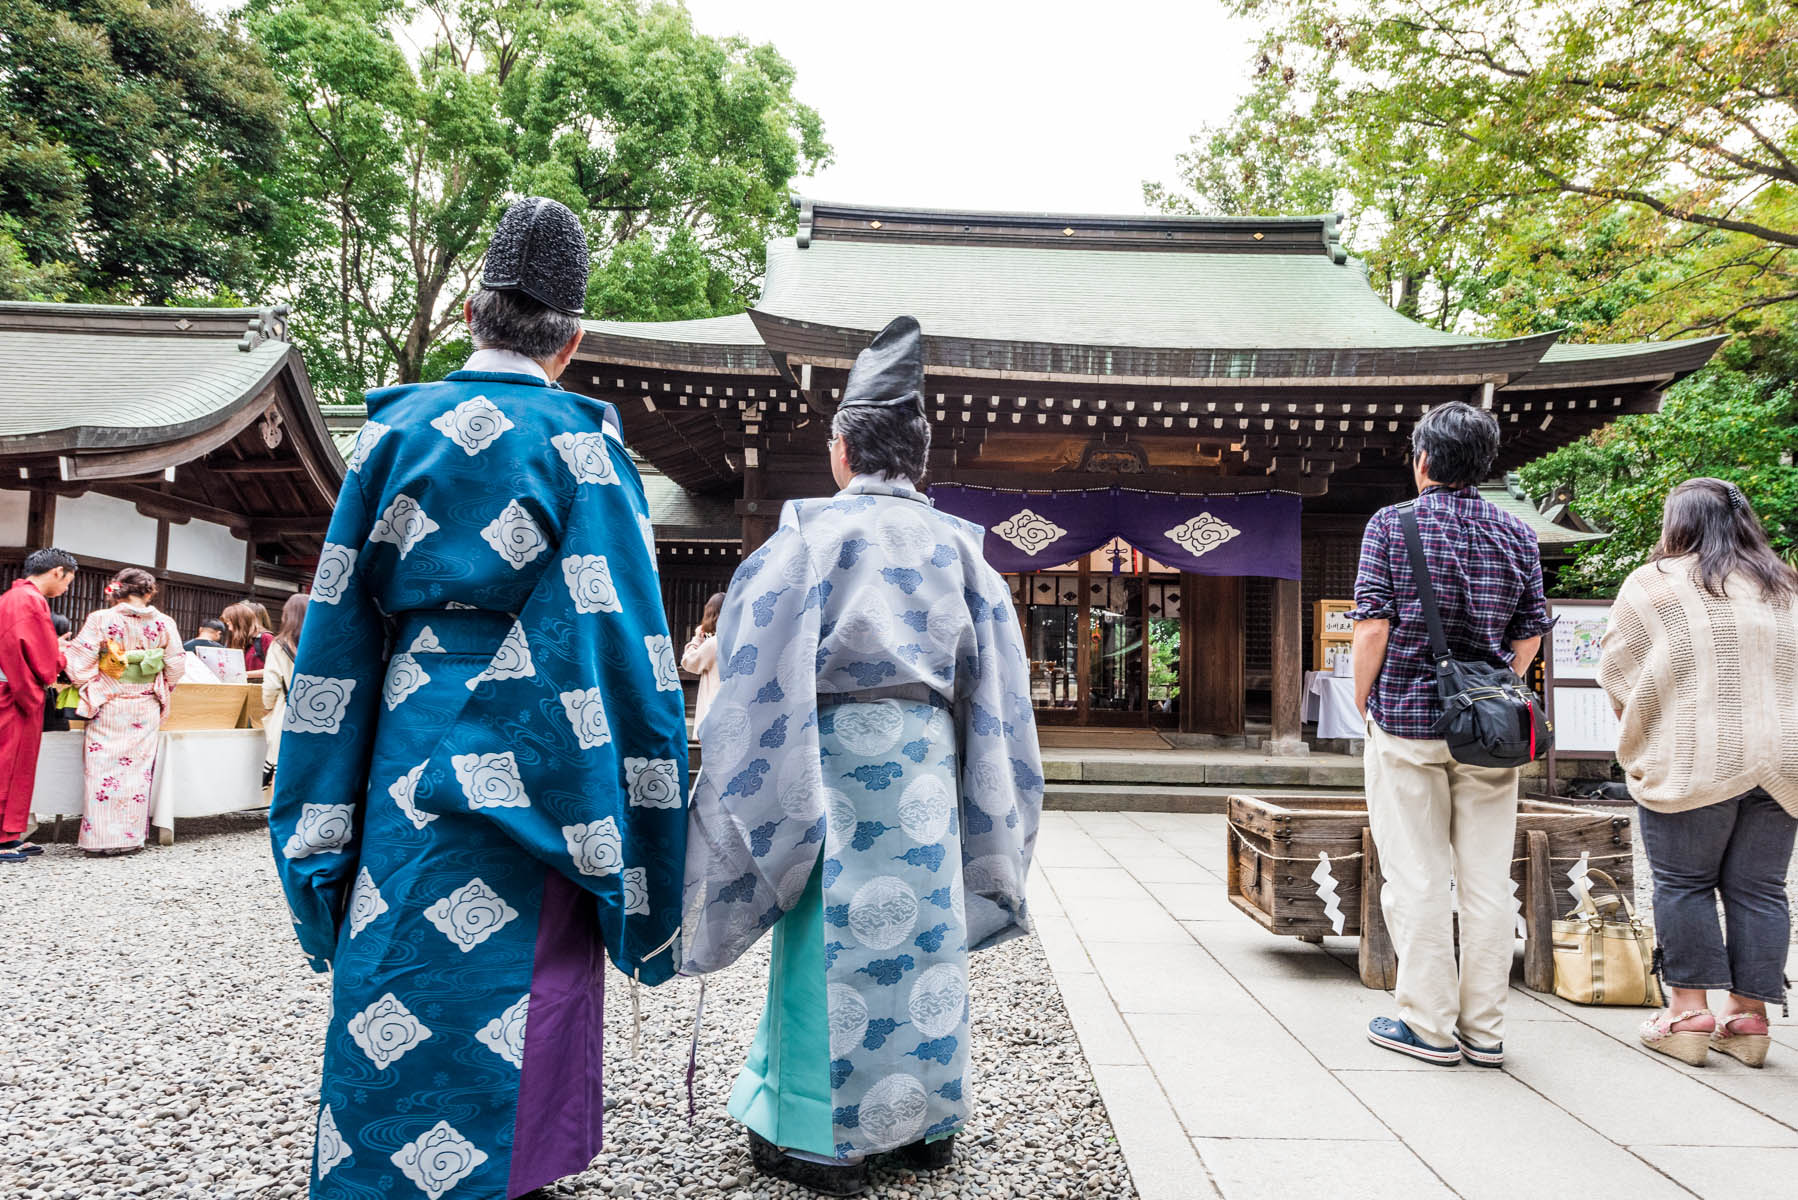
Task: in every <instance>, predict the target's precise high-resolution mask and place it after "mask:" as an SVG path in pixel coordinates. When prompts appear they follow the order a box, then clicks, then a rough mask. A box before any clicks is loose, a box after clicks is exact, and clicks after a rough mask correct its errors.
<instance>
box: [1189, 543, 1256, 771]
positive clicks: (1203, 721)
mask: <svg viewBox="0 0 1798 1200" xmlns="http://www.w3.org/2000/svg"><path fill="white" fill-rule="evenodd" d="M1243 592H1244V588H1243V583H1242V580H1241V579H1239V578H1236V577H1234V576H1228V575H1194V574H1192V573H1191V572H1182V573H1181V575H1180V732H1181V733H1210V734H1216V735H1218V736H1221V737H1240V736H1242V733H1243V666H1242V663H1243Z"/></svg>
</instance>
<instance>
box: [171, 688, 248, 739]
mask: <svg viewBox="0 0 1798 1200" xmlns="http://www.w3.org/2000/svg"><path fill="white" fill-rule="evenodd" d="M262 716H263V712H262V685H261V684H260V683H179V684H176V685H175V690H174V693H173V695H172V696H171V698H170V700H169V712H168V716H166V717H164V718H163V719H162V731H163V732H164V733H179V732H186V731H188V730H192V729H259V728H261V726H262Z"/></svg>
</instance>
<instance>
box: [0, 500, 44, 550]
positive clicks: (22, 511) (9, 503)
mask: <svg viewBox="0 0 1798 1200" xmlns="http://www.w3.org/2000/svg"><path fill="white" fill-rule="evenodd" d="M30 522H31V493H30V492H26V491H21V490H19V489H18V488H0V546H23V545H25V544H26V543H25V539H26V537H28V536H29V533H28V530H29V528H30ZM36 548H37V547H35V546H34V547H32V549H34V550H35V549H36Z"/></svg>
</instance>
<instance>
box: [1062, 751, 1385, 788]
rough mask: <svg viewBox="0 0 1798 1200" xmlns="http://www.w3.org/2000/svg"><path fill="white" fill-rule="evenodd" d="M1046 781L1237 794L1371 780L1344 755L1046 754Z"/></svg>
mask: <svg viewBox="0 0 1798 1200" xmlns="http://www.w3.org/2000/svg"><path fill="white" fill-rule="evenodd" d="M1043 777H1044V778H1045V779H1047V780H1048V781H1049V782H1050V783H1051V784H1063V783H1067V784H1089V785H1090V784H1151V785H1156V786H1160V787H1162V788H1163V789H1172V790H1180V789H1185V788H1190V787H1198V786H1207V785H1209V786H1222V787H1228V788H1230V789H1231V790H1235V791H1241V790H1243V789H1245V788H1246V789H1256V788H1261V789H1265V788H1280V789H1290V788H1313V787H1323V788H1344V789H1349V790H1359V789H1360V788H1361V787H1362V786H1363V785H1364V781H1365V778H1366V776H1365V773H1364V771H1363V769H1362V765H1361V760H1360V759H1358V758H1351V757H1350V756H1348V755H1345V754H1313V755H1306V756H1302V757H1297V758H1275V757H1272V756H1268V755H1256V754H1242V755H1234V754H1215V753H1207V754H1188V755H1174V754H1146V755H1137V756H1118V757H1094V756H1092V755H1081V756H1080V757H1078V758H1075V757H1061V756H1055V755H1053V754H1046V755H1045V756H1044V760H1043Z"/></svg>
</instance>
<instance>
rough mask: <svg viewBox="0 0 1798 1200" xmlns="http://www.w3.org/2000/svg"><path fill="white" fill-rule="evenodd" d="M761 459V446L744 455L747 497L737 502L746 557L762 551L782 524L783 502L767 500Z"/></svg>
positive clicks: (745, 494)
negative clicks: (764, 543)
mask: <svg viewBox="0 0 1798 1200" xmlns="http://www.w3.org/2000/svg"><path fill="white" fill-rule="evenodd" d="M761 456H762V451H761V449H760V448H759V447H754V446H751V447H747V448H745V450H744V452H743V498H742V499H741V500H739V501H737V516H738V518H739V519H740V520H741V521H742V522H743V557H744V558H748V557H749V556H750V555H751V554H754V553H755V552H756V551H757V550H760V549H761V548H762V543H763V542H765V541H767V540H768V539H769V538H771V537H773V536H774V531H775V529H776V528H778V527H779V525H780V501H779V500H770V499H768V498H767V489H766V487H765V486H764V481H763V478H762V465H761Z"/></svg>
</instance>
